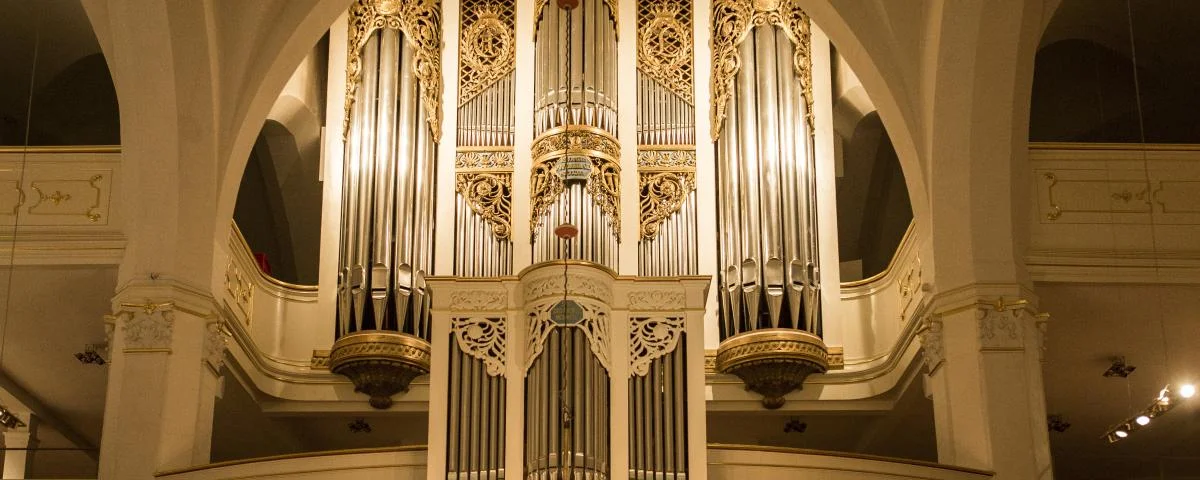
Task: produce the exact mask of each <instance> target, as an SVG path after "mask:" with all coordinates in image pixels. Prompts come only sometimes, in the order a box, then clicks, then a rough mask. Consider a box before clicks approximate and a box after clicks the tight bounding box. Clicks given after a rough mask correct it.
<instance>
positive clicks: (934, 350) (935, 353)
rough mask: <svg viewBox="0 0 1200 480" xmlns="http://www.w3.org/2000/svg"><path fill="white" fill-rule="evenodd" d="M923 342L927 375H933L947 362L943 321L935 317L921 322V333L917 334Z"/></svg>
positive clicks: (932, 316) (927, 317) (923, 355)
mask: <svg viewBox="0 0 1200 480" xmlns="http://www.w3.org/2000/svg"><path fill="white" fill-rule="evenodd" d="M917 335H918V336H919V338H920V340H921V350H922V357H923V358H924V361H925V369H926V373H928V374H929V375H933V372H935V371H937V369H938V367H940V366H942V362H944V361H945V360H946V349H945V346H943V345H942V321H941V319H939V318H937V317H936V316H934V315H929V316H926V317H925V318H924V319H922V320H921V327H920V331H919V332H918V334H917Z"/></svg>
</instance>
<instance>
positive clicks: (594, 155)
mask: <svg viewBox="0 0 1200 480" xmlns="http://www.w3.org/2000/svg"><path fill="white" fill-rule="evenodd" d="M531 154H532V156H533V167H532V168H531V172H530V181H529V184H530V207H531V208H530V221H529V228H530V232H533V233H535V234H536V231H537V228H538V227H539V226H541V218H542V217H544V216H546V214H547V213H548V212H549V210H550V206H551V205H553V204H554V202H555V200H557V199H558V196H559V195H561V194H562V192H563V183H562V179H560V178H558V174H557V173H556V172H555V163H556V162H557V161H558V159H559V158H562V157H565V156H568V155H570V156H584V157H588V158H589V159H591V161H592V173H591V174H590V175H589V176H588V182H587V191H588V193H589V194H590V195H591V196H592V200H593V201H594V202H596V204H597V205H600V209H601V211H602V212H604V214H605V215H606V216H608V219H609V221H610V222H611V224H612V227H613V232H614V233H615V234H616V235H617V236H618V237H619V236H620V235H621V203H620V202H621V201H620V195H621V167H620V164H619V163H618V159H619V158H621V147H620V145H619V144H618V143H617V139H616V138H613V136H612V134H610V133H608V132H606V131H604V130H601V129H598V128H593V127H585V126H576V125H573V126H569V127H563V128H556V129H553V130H549V131H547V132H546V133H544V134H542V135H541V136H539V137H538V138H536V139H534V141H533V147H532V148H531Z"/></svg>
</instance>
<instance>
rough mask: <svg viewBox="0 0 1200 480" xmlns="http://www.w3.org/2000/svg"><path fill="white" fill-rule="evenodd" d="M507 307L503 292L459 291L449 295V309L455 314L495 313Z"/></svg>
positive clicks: (504, 292)
mask: <svg viewBox="0 0 1200 480" xmlns="http://www.w3.org/2000/svg"><path fill="white" fill-rule="evenodd" d="M507 305H508V292H506V291H504V290H459V291H455V292H451V293H450V309H451V310H453V311H456V312H495V311H501V310H504V309H505V307H506V306H507Z"/></svg>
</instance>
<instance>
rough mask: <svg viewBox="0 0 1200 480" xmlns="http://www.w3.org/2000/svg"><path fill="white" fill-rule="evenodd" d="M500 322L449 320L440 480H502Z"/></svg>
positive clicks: (502, 336)
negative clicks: (442, 479)
mask: <svg viewBox="0 0 1200 480" xmlns="http://www.w3.org/2000/svg"><path fill="white" fill-rule="evenodd" d="M504 325H505V319H504V318H455V319H454V320H453V322H452V333H451V338H450V342H449V344H450V349H451V352H450V355H449V357H450V390H449V392H447V397H446V398H447V400H448V403H447V407H448V408H447V415H448V418H447V420H448V422H447V432H446V442H447V447H448V448H447V449H446V451H447V455H446V478H447V479H450V480H467V479H470V480H498V479H502V478H504V450H505V423H504V419H505V405H504V404H505V391H506V388H507V387H506V382H505V379H504V376H503V373H504V372H503V362H504V358H503V350H502V347H500V346H499V344H503V342H504V341H505V337H504V333H503V332H504V331H505V329H504Z"/></svg>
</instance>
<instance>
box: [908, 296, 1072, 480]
mask: <svg viewBox="0 0 1200 480" xmlns="http://www.w3.org/2000/svg"><path fill="white" fill-rule="evenodd" d="M935 302H936V303H935V304H936V305H937V307H936V309H935V310H934V313H933V314H931V315H930V316H929V317H927V318H926V319H924V320H923V322H924V323H925V325H924V326H923V328H924V329H923V331H922V334H921V342H922V346H923V347H924V352H925V361H926V364H927V366H928V368H929V371H930V372H931V373H930V374H929V382H928V385H929V390H930V394H931V396H932V397H933V407H934V423H935V427H936V432H937V445H938V461H939V462H940V463H945V464H950V465H958V466H964V467H973V468H980V469H984V470H992V471H995V472H996V476H995V478H996V480H1018V479H1021V480H1032V479H1043V480H1045V479H1050V478H1053V472H1052V471H1051V468H1050V440H1049V437H1048V434H1047V429H1046V405H1045V397H1044V393H1043V387H1042V366H1041V353H1042V351H1041V346H1042V345H1043V343H1042V329H1043V328H1044V325H1045V323H1044V322H1045V317H1043V316H1041V315H1037V314H1036V313H1035V311H1034V310H1033V309H1032V308H1031V307H1030V306H1029V304H1028V303H1026V301H1025V300H1020V299H1018V297H1017V296H1015V295H1013V296H1003V295H996V296H991V295H988V296H969V297H968V296H960V297H959V298H958V299H955V300H952V301H935Z"/></svg>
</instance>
